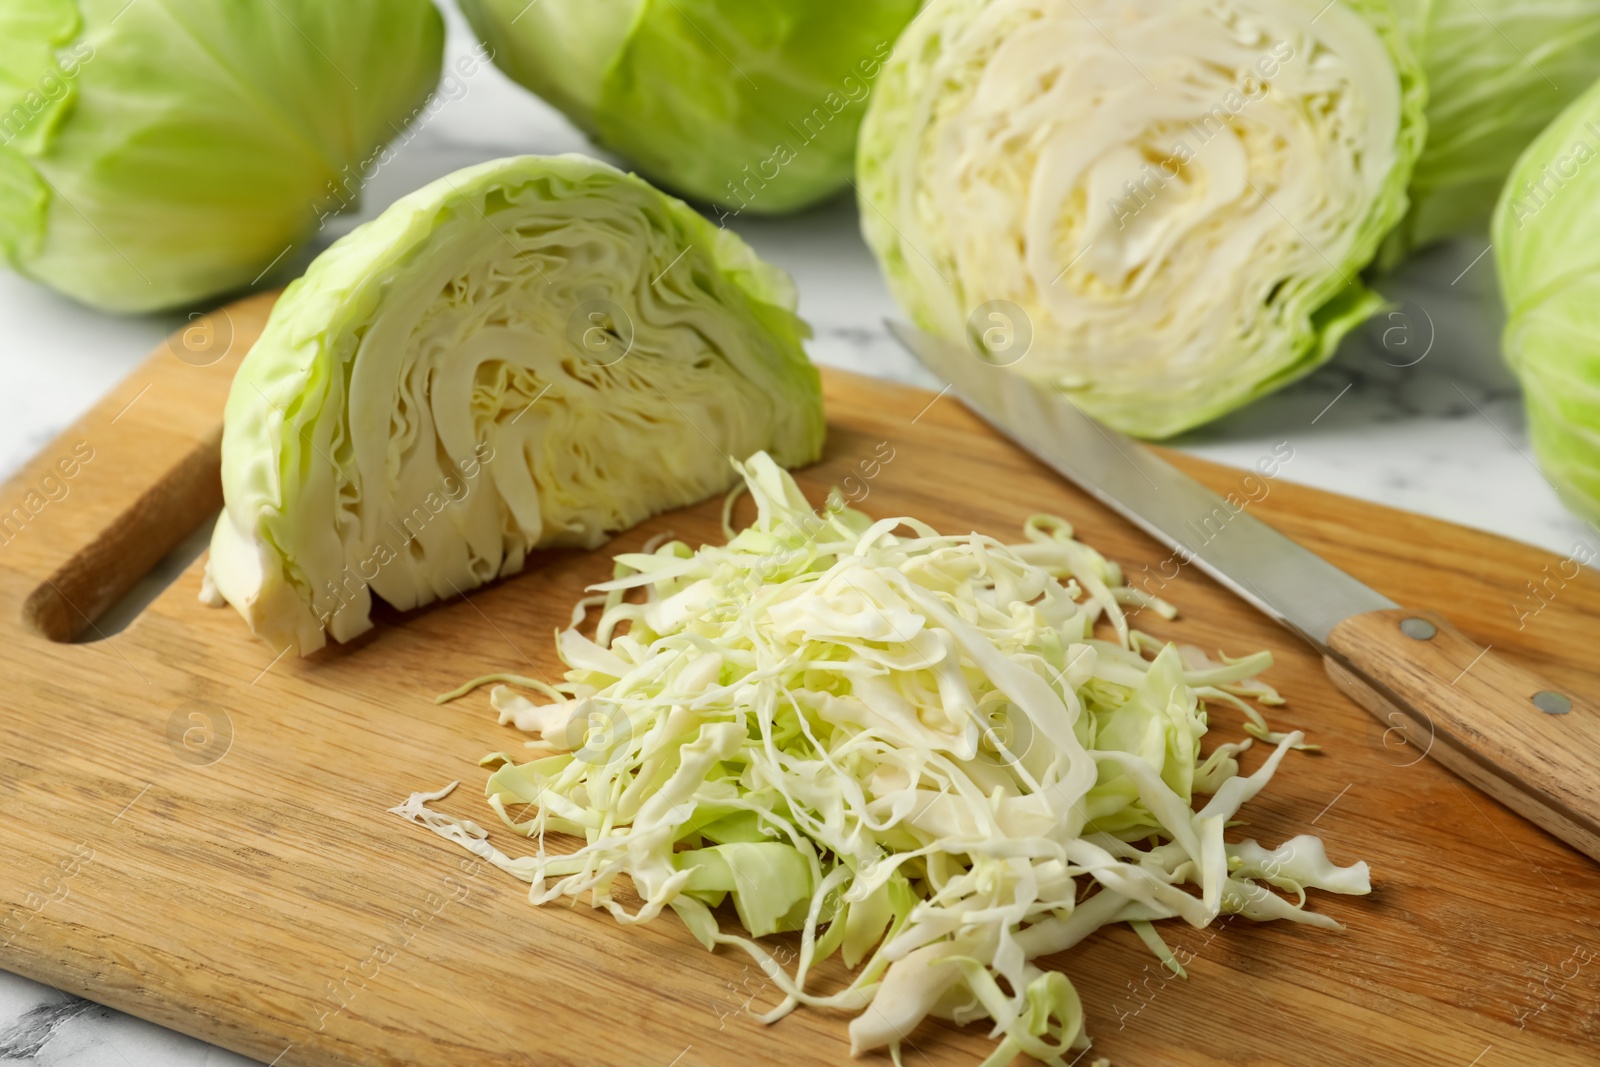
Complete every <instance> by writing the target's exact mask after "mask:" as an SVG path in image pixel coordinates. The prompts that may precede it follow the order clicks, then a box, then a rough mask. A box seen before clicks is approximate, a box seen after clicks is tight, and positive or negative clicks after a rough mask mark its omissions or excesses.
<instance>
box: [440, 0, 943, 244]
mask: <svg viewBox="0 0 1600 1067" xmlns="http://www.w3.org/2000/svg"><path fill="white" fill-rule="evenodd" d="M920 2H921V0H768V2H766V3H762V4H751V3H749V2H748V0H609V2H607V3H604V4H596V3H595V0H540V3H538V4H537V5H535V6H533V7H532V8H529V7H528V6H527V5H526V4H525V3H524V2H523V0H464V3H463V9H464V10H465V11H466V14H467V17H468V19H469V21H471V23H472V25H473V26H474V28H475V29H476V30H477V32H478V34H479V36H480V37H482V38H483V40H484V41H485V43H486V44H488V45H489V47H490V48H492V49H493V50H494V53H495V60H496V62H497V63H498V64H499V65H500V66H501V67H502V68H503V69H505V71H506V72H507V73H508V74H510V75H511V76H512V77H513V78H515V79H516V80H517V81H519V82H520V83H522V84H523V85H525V86H527V87H528V88H530V89H532V90H533V91H534V92H536V93H538V94H539V95H541V96H543V97H544V98H545V99H547V100H549V101H550V102H551V103H552V104H554V105H555V106H556V107H558V108H560V109H561V110H562V111H563V112H565V113H566V115H567V116H568V117H569V118H571V119H572V120H573V121H574V122H575V123H577V124H578V125H579V126H580V127H582V128H583V129H584V130H585V131H586V132H588V133H589V134H590V135H591V136H593V137H595V138H596V139H597V140H598V141H599V142H600V143H601V144H603V145H604V146H605V147H607V148H610V149H612V150H614V151H616V152H618V153H619V154H621V155H623V156H624V157H626V158H627V159H628V160H630V161H631V162H632V163H633V164H634V165H635V166H637V167H638V168H639V171H640V172H641V173H642V174H644V175H645V176H647V177H649V178H650V179H651V180H653V181H656V182H658V183H660V184H661V185H663V186H664V187H666V188H669V189H671V190H673V191H675V192H678V193H680V194H682V195H685V196H688V197H691V198H694V199H697V200H703V201H709V202H711V203H714V204H718V205H721V206H724V207H727V208H730V209H733V210H735V211H745V210H748V211H750V212H753V213H756V214H775V213H783V212H789V211H794V210H796V209H799V208H802V207H805V206H807V205H808V204H812V203H815V202H817V201H819V200H822V199H824V198H826V197H828V196H830V195H832V194H834V193H836V192H838V191H839V190H840V189H842V188H844V186H845V185H846V183H847V182H848V181H849V178H850V173H851V168H852V165H853V161H854V156H855V144H856V135H857V131H858V130H859V128H860V125H861V120H862V117H863V115H864V113H865V105H864V100H865V97H866V95H867V93H868V91H869V90H870V89H871V86H872V83H873V81H874V80H875V79H876V77H877V75H878V72H879V70H880V69H881V66H882V63H883V61H884V60H885V59H886V58H887V56H888V55H889V52H890V49H891V48H892V47H893V45H894V41H895V39H896V38H897V37H898V36H899V34H900V31H901V30H902V29H903V28H904V27H905V25H906V24H907V23H908V22H909V21H910V20H911V17H912V16H913V15H914V14H915V13H916V11H917V8H918V6H919V4H920Z"/></svg>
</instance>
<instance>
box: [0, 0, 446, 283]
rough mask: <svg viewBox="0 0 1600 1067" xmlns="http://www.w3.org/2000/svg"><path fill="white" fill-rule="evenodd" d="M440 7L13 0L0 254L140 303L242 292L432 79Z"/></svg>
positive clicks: (2, 135) (4, 86)
mask: <svg viewBox="0 0 1600 1067" xmlns="http://www.w3.org/2000/svg"><path fill="white" fill-rule="evenodd" d="M443 50H444V24H443V21H442V20H441V18H440V16H439V12H438V10H437V9H436V8H435V7H434V6H433V4H432V2H431V0H338V2H337V3H334V2H329V0H182V2H181V3H180V2H177V0H136V2H134V3H129V2H128V0H5V2H4V3H3V4H0V257H3V258H4V259H5V260H7V261H9V262H10V264H11V265H12V267H13V268H15V269H16V270H18V271H20V272H21V273H23V274H25V275H27V276H28V277H30V278H33V279H35V280H37V281H40V282H43V283H44V284H46V285H49V286H51V287H52V288H55V289H57V290H59V291H61V292H63V293H66V294H67V295H69V296H71V297H74V298H76V299H77V300H80V301H82V302H84V303H86V304H91V305H94V306H97V307H101V308H107V309H111V310H117V311H145V310H153V309H159V308H166V307H172V306H176V305H180V304H186V303H192V302H195V301H198V300H201V299H203V298H205V297H209V296H214V295H216V294H218V293H222V292H226V291H228V290H231V289H236V288H239V287H241V286H245V285H248V284H250V283H251V282H252V281H254V280H255V279H256V278H257V277H258V276H259V275H260V274H261V272H262V271H263V270H264V269H265V268H267V267H268V266H269V265H270V264H272V263H274V262H276V261H278V260H279V259H281V258H282V257H283V256H285V255H286V254H287V253H288V252H289V251H290V249H291V248H292V247H294V246H295V245H298V244H300V243H301V242H303V241H305V240H306V239H307V238H308V237H309V236H310V235H311V234H312V233H313V232H314V231H315V229H316V228H317V225H318V221H319V217H321V216H325V215H326V214H328V213H329V212H330V211H331V210H332V209H333V207H334V206H336V205H342V204H344V203H347V202H348V201H349V200H350V198H351V196H352V194H353V192H354V191H355V190H354V188H352V186H354V185H357V184H358V181H359V179H357V181H354V182H353V181H352V180H351V178H350V176H349V174H348V171H349V170H350V168H356V169H358V170H359V169H361V168H362V167H363V165H364V164H365V163H368V162H370V157H371V155H372V153H373V152H374V150H375V149H377V148H378V147H380V146H381V145H383V144H384V143H385V142H387V141H389V140H390V139H391V138H393V137H394V136H395V135H396V134H397V133H399V132H400V131H401V130H402V129H403V128H404V126H405V124H406V122H407V120H408V119H409V118H410V117H411V116H412V115H413V114H414V113H415V112H416V110H417V109H418V107H419V106H420V105H421V104H422V103H423V102H424V100H425V99H426V97H427V95H428V93H429V92H430V91H431V90H432V89H433V87H434V85H435V83H436V82H437V81H438V79H439V68H440V64H441V62H442V59H443Z"/></svg>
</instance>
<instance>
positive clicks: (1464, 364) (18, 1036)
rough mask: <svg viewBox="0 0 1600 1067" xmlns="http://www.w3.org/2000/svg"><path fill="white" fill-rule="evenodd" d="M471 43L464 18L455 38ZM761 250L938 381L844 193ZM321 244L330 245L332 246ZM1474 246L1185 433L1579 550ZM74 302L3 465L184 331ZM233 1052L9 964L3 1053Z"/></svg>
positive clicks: (3, 293) (877, 368)
mask: <svg viewBox="0 0 1600 1067" xmlns="http://www.w3.org/2000/svg"><path fill="white" fill-rule="evenodd" d="M470 43H471V42H470V41H469V40H468V39H467V38H466V36H465V34H464V33H463V28H462V26H461V25H460V23H459V21H458V20H456V21H453V22H452V27H451V49H452V51H453V52H462V51H464V50H465V49H466V48H467V47H468V46H469V45H470ZM588 150H589V149H588V147H587V145H586V143H585V142H584V140H583V138H582V137H580V136H579V135H578V134H577V133H576V132H574V131H573V130H572V129H571V127H569V126H567V125H566V124H565V122H564V121H562V120H561V119H560V118H559V116H556V115H555V114H554V113H553V112H551V111H550V110H549V109H548V108H546V107H544V106H543V105H542V104H541V103H540V102H539V101H537V100H535V99H534V98H532V97H531V96H529V95H528V94H526V93H524V92H523V91H521V90H520V89H518V88H517V87H515V86H513V85H512V84H510V83H509V82H507V81H506V80H505V79H504V78H503V77H502V76H501V75H500V74H499V73H498V72H497V71H494V70H492V69H486V70H484V71H483V72H481V73H479V74H477V75H475V76H473V78H471V79H470V80H469V81H468V82H467V83H466V88H465V92H464V94H463V95H461V96H459V98H457V99H455V100H452V101H450V102H448V103H446V104H445V106H444V107H443V108H441V109H440V110H439V112H438V113H437V114H436V115H435V116H434V117H432V118H431V119H430V120H429V121H428V122H427V124H426V126H425V127H424V128H422V129H421V130H420V131H419V132H418V133H417V134H416V136H415V137H414V138H413V139H412V140H411V141H410V142H409V143H407V144H406V145H405V146H404V147H403V148H402V149H401V150H400V151H399V152H398V153H397V156H396V158H395V160H394V161H393V162H392V163H391V164H389V165H388V166H387V167H385V168H384V169H383V170H381V171H380V172H379V173H378V175H377V177H376V179H375V180H374V181H373V182H372V183H371V185H370V186H369V187H368V190H367V198H366V203H365V205H364V210H363V211H362V213H361V214H360V215H359V216H356V217H355V218H353V219H342V220H339V222H338V223H337V224H335V225H330V227H329V228H328V231H327V233H326V234H325V235H324V237H325V241H326V240H331V239H332V238H333V237H336V236H338V235H339V234H340V233H343V232H345V231H347V230H348V229H349V228H350V226H352V225H353V224H354V222H355V221H357V220H359V219H365V218H369V217H371V216H372V215H373V214H375V213H376V212H378V211H380V210H381V209H382V208H383V207H384V206H386V205H387V204H388V203H390V202H391V201H393V200H394V199H395V198H397V197H399V196H401V195H403V194H405V193H407V192H409V191H411V190H412V189H414V188H416V187H417V186H419V185H421V184H423V183H424V182H426V181H429V180H432V179H434V178H437V177H439V176H441V175H444V174H447V173H449V172H451V171H453V170H456V169H457V168H459V167H463V166H466V165H468V164H471V163H476V162H479V161H482V160H485V159H492V158H495V157H497V156H503V155H512V154H517V153H524V152H539V153H550V152H565V151H588ZM736 228H737V229H738V230H739V231H740V232H741V233H742V234H743V235H744V236H745V237H746V238H747V239H748V240H749V241H750V242H751V243H752V244H753V245H754V246H755V248H756V250H757V251H758V252H759V253H761V254H762V255H763V256H765V257H766V258H767V259H769V260H771V261H772V262H774V263H777V264H778V265H780V266H782V267H784V268H786V269H788V270H789V272H790V273H791V274H793V275H794V277H795V279H796V281H797V282H798V283H799V286H800V290H801V293H802V308H801V310H802V312H803V314H804V315H805V316H806V317H807V318H808V319H809V320H810V321H811V323H812V324H813V326H814V327H815V329H816V341H815V343H814V344H813V345H812V355H813V356H814V357H815V358H816V359H817V360H818V361H819V362H821V363H826V364H829V365H833V366H839V367H846V368H849V369H852V370H857V371H862V372H865V373H868V374H874V375H878V376H881V377H885V378H893V379H897V380H900V381H908V382H914V383H919V384H925V385H936V384H937V383H934V382H932V381H931V379H930V378H929V377H928V376H927V375H926V372H924V371H922V370H921V369H920V368H919V367H918V366H917V365H916V364H915V363H914V362H913V361H912V359H911V358H910V357H909V356H907V355H906V354H905V353H903V352H902V351H900V349H899V348H898V347H897V346H896V345H895V343H894V342H893V341H892V340H891V338H890V337H889V335H888V333H887V331H886V330H885V329H884V326H883V319H884V318H885V316H888V315H891V314H893V313H894V308H893V305H892V302H891V300H890V298H889V295H888V291H887V289H886V288H885V287H884V284H883V282H882V280H881V279H880V278H879V276H878V273H877V269H876V265H875V264H874V262H873V260H872V257H871V255H870V254H869V253H868V252H867V250H866V248H865V247H864V246H863V245H862V243H861V240H860V238H859V236H858V234H857V228H856V214H855V208H854V205H853V203H852V202H851V201H850V200H849V198H848V197H844V198H841V199H839V200H838V201H835V202H834V203H832V204H830V205H827V206H825V207H823V208H821V209H819V210H816V211H812V212H809V213H807V214H806V215H804V216H801V217H799V218H791V219H779V220H759V219H741V220H739V221H738V224H737V226H736ZM324 243H325V242H324ZM1483 251H1484V244H1483V242H1482V241H1481V240H1480V241H1463V242H1460V243H1458V244H1455V245H1451V246H1445V247H1442V248H1438V249H1435V250H1434V251H1433V252H1431V253H1429V254H1427V255H1426V256H1424V257H1423V258H1422V259H1421V260H1419V261H1417V262H1414V263H1412V264H1410V265H1409V266H1408V267H1407V268H1405V269H1404V270H1403V271H1402V272H1401V273H1400V274H1399V275H1397V276H1396V277H1394V278H1391V279H1389V280H1387V281H1386V283H1385V284H1384V285H1383V288H1384V291H1385V292H1386V293H1387V294H1388V295H1389V296H1391V297H1392V298H1393V299H1395V300H1396V301H1398V302H1399V303H1398V309H1397V310H1396V311H1395V312H1394V313H1392V314H1391V315H1389V316H1388V317H1386V318H1385V317H1380V318H1378V319H1376V320H1374V321H1373V322H1371V323H1368V324H1367V326H1366V327H1365V328H1363V329H1361V330H1360V331H1358V332H1357V333H1356V334H1355V335H1353V336H1352V337H1351V338H1349V339H1348V340H1347V341H1346V343H1345V344H1344V346H1343V348H1342V349H1341V351H1340V352H1339V355H1338V357H1337V358H1336V359H1335V360H1334V361H1333V362H1332V363H1331V364H1329V365H1328V366H1326V367H1324V368H1323V369H1322V370H1320V371H1318V372H1317V373H1315V374H1313V375H1311V376H1310V377H1309V378H1307V379H1305V380H1304V381H1302V382H1300V383H1299V384H1297V385H1295V386H1293V387H1291V388H1289V389H1286V390H1284V391H1282V392H1280V393H1278V394H1276V395H1275V396H1272V397H1269V398H1268V399H1266V400H1263V401H1261V402H1259V403H1258V404H1256V405H1255V406H1253V407H1251V408H1250V409H1248V410H1246V411H1244V412H1241V413H1239V414H1236V415H1234V416H1232V417H1230V418H1227V419H1224V420H1223V421H1221V422H1219V423H1217V424H1215V425H1213V426H1210V427H1208V428H1206V429H1205V430H1203V431H1201V432H1198V433H1195V434H1192V435H1190V436H1189V437H1188V438H1185V439H1184V440H1182V441H1180V442H1178V443H1179V445H1180V446H1181V447H1183V448H1186V449H1189V450H1191V451H1193V452H1196V453H1198V454H1200V455H1204V456H1207V457H1209V458H1211V459H1215V460H1219V461H1221V462H1225V463H1229V462H1231V463H1235V464H1238V465H1248V464H1250V463H1252V462H1253V461H1254V460H1255V459H1257V458H1258V457H1259V456H1261V455H1262V454H1264V453H1265V452H1266V451H1268V450H1270V448H1271V447H1272V445H1273V444H1274V443H1276V442H1278V441H1281V440H1284V439H1288V440H1290V441H1291V442H1292V443H1293V444H1294V447H1295V458H1294V460H1293V462H1292V464H1291V465H1289V466H1288V467H1286V468H1285V470H1284V477H1286V478H1288V479H1290V480H1292V481H1299V482H1304V483H1307V484H1310V485H1315V486H1318V487H1321V488H1324V489H1330V490H1335V491H1337V492H1341V493H1346V494H1349V495H1351V496H1356V497H1361V498H1364V499H1367V500H1376V501H1381V502H1383V503H1386V504H1391V505H1394V506H1396V507H1402V508H1408V509H1411V510H1414V511H1419V512H1423V513H1425V514H1429V515H1434V516H1437V517H1439V518H1444V519H1449V520H1452V521H1454V522H1458V523H1463V524H1465V525H1468V526H1476V527H1479V528H1481V529H1485V530H1491V531H1494V532H1496V533H1500V534H1504V535H1506V536H1509V537H1514V538H1519V539H1521V540H1524V541H1529V542H1532V543H1534V544H1537V545H1541V546H1543V547H1545V548H1548V549H1551V550H1553V551H1556V552H1558V553H1561V554H1563V555H1565V554H1566V553H1568V552H1570V551H1571V550H1572V548H1573V546H1574V544H1575V543H1577V542H1578V541H1580V540H1583V541H1586V543H1588V544H1590V545H1600V533H1597V531H1595V530H1594V529H1593V528H1590V527H1587V526H1585V525H1584V524H1583V523H1581V522H1580V521H1579V520H1577V519H1576V518H1574V517H1573V516H1571V515H1570V514H1569V513H1567V512H1566V511H1565V510H1564V509H1563V508H1562V507H1561V505H1560V503H1559V502H1558V501H1557V499H1556V497H1555V494H1554V492H1552V490H1551V489H1550V487H1549V486H1548V485H1547V484H1546V483H1545V482H1544V480H1543V479H1542V478H1541V477H1540V476H1539V474H1538V471H1537V469H1536V468H1535V466H1534V465H1533V461H1532V458H1531V455H1532V454H1531V451H1530V449H1529V447H1528V442H1527V435H1526V433H1525V430H1524V425H1523V418H1522V411H1521V404H1520V398H1519V396H1518V393H1517V388H1516V383H1515V382H1514V380H1513V379H1512V377H1511V375H1510V373H1509V372H1508V371H1507V370H1506V368H1505V366H1504V364H1503V363H1502V362H1501V360H1500V358H1499V354H1498V338H1499V333H1500V313H1499V309H1498V300H1497V298H1496V295H1495V286H1494V278H1493V257H1492V256H1484V255H1481V253H1482V252H1483ZM178 321H179V320H178V318H177V317H175V316H174V317H146V318H132V319H129V318H118V317H114V316H108V315H102V314H98V313H96V312H92V311H88V310H85V309H83V308H81V307H77V306H75V305H73V304H71V303H69V302H68V301H66V300H64V299H62V298H59V297H56V296H55V295H53V294H51V293H49V292H47V291H44V290H42V289H39V288H36V287H34V286H32V285H30V284H28V283H26V282H24V281H22V280H20V279H18V278H16V277H14V276H11V275H7V274H0V324H3V333H0V336H3V337H4V342H3V344H4V348H3V355H0V386H3V387H0V475H4V474H9V473H10V472H11V471H12V470H14V469H15V468H16V467H17V466H19V465H20V464H21V463H22V462H24V461H25V460H26V459H27V458H28V457H29V456H31V455H32V454H33V453H34V452H35V451H36V450H37V449H39V448H40V447H42V446H43V445H44V444H45V443H47V442H48V441H49V440H50V439H51V438H52V437H53V436H54V435H55V434H57V433H58V432H60V431H61V430H62V429H64V428H65V427H66V426H67V425H68V424H69V423H70V422H71V421H72V420H73V419H74V418H76V417H77V416H79V415H80V414H82V413H83V412H84V411H85V410H86V409H88V408H89V407H90V406H91V405H92V404H93V403H94V402H95V401H96V400H98V399H99V398H100V397H101V396H102V395H103V394H105V393H106V392H107V391H109V390H110V389H111V387H112V386H113V385H115V384H116V382H117V381H119V380H120V379H121V378H122V377H123V375H125V374H126V373H128V371H129V370H131V369H132V368H133V367H134V366H135V365H136V364H137V363H138V362H139V361H140V360H141V359H143V358H144V356H145V355H146V354H147V353H148V352H149V351H150V350H151V349H152V348H153V347H155V345H156V344H157V343H158V342H159V341H160V340H161V338H162V337H163V336H165V335H166V334H167V333H168V332H169V331H170V330H171V329H172V328H173V326H174V325H175V324H176V323H177V322H178ZM248 1062H250V1061H247V1060H245V1059H243V1058H241V1057H239V1056H235V1055H233V1054H231V1053H228V1052H224V1051H221V1050H219V1049H215V1048H212V1047H210V1046H207V1045H205V1044H203V1043H201V1042H197V1041H193V1040H191V1039H189V1038H186V1037H182V1036H180V1035H177V1034H174V1033H171V1032H169V1031H166V1030H163V1029H161V1028H160V1027H156V1026H153V1025H151V1024H148V1023H144V1022H141V1021H139V1020H136V1019H132V1018H129V1017H127V1016H123V1015H120V1014H118V1013H116V1012H112V1011H110V1010H108V1009H105V1008H101V1007H99V1006H95V1005H89V1004H87V1003H86V1002H83V1001H78V1000H76V999H74V998H71V997H68V996H66V995H64V994H62V993H60V992H58V991H55V990H52V989H49V988H46V987H44V986H40V985H36V984H34V983H32V982H29V981H26V980H24V979H22V978H18V977H16V976H13V975H9V974H5V973H4V972H0V1063H3V1064H10V1063H29V1064H41V1065H48V1067H147V1065H148V1067H200V1065H224V1064H229V1065H231V1064H246V1063H248Z"/></svg>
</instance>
